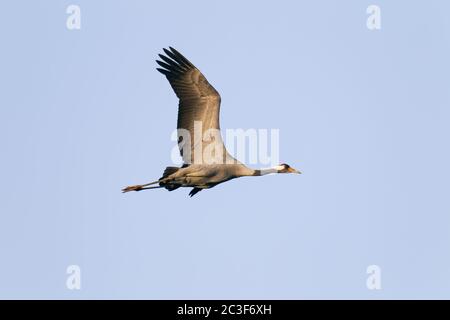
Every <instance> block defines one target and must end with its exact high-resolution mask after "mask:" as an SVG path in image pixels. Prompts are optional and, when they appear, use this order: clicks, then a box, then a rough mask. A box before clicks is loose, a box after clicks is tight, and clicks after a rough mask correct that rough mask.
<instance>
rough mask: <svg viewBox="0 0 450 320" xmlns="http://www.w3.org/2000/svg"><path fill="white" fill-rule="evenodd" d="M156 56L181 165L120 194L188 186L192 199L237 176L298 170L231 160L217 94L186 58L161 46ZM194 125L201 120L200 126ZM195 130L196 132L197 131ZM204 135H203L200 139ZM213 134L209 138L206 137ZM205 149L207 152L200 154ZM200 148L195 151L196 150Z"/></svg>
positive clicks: (253, 175)
mask: <svg viewBox="0 0 450 320" xmlns="http://www.w3.org/2000/svg"><path fill="white" fill-rule="evenodd" d="M163 50H164V53H165V54H166V55H162V54H160V55H159V57H160V58H161V60H156V62H157V63H158V64H159V66H160V67H161V68H157V70H158V71H159V72H161V73H162V74H163V75H165V76H166V78H167V80H168V81H169V83H170V85H171V86H172V88H173V90H174V92H175V94H176V95H177V97H178V98H179V100H180V101H179V105H178V123H177V132H178V147H179V149H180V154H181V157H182V158H183V162H184V164H183V165H182V166H181V167H167V168H166V169H165V170H164V173H163V175H162V177H161V178H159V179H158V180H156V181H153V182H150V183H146V184H140V185H134V186H129V187H126V188H124V189H122V192H130V191H142V190H149V189H155V188H165V189H167V190H169V191H173V190H175V189H178V188H180V187H190V188H192V190H191V191H190V192H189V195H190V196H191V197H192V196H194V195H195V194H196V193H198V192H199V191H201V190H203V189H209V188H212V187H214V186H216V185H218V184H220V183H223V182H226V181H229V180H231V179H235V178H239V177H258V176H264V175H267V174H272V173H300V171H298V170H295V169H294V168H292V167H290V166H289V165H287V164H285V163H282V164H280V165H278V166H275V167H272V168H267V169H256V170H255V169H251V168H249V167H247V166H246V165H244V164H243V163H241V162H239V161H238V160H236V159H235V158H233V157H232V156H231V155H230V154H229V153H228V151H227V149H226V148H225V145H224V143H223V140H222V137H221V135H220V125H219V113H220V95H219V93H218V92H217V91H216V89H214V87H213V86H212V85H210V84H209V82H208V80H206V78H205V77H204V76H203V74H202V73H201V72H200V70H198V69H197V68H196V67H195V66H194V65H193V64H192V63H191V62H190V61H189V60H188V59H186V58H185V57H184V56H183V55H182V54H181V53H179V52H178V51H177V50H175V49H174V48H172V47H169V49H163ZM198 124H200V129H198V128H199V126H198ZM196 131H199V132H198V133H197V136H195V135H196ZM205 136H207V137H209V138H208V139H205V138H204V137H205ZM211 136H212V137H211ZM205 149H207V150H212V151H211V152H203V151H204V150H205ZM199 150H200V151H199Z"/></svg>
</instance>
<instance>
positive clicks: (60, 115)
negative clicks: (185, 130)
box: [0, 0, 450, 299]
mask: <svg viewBox="0 0 450 320" xmlns="http://www.w3.org/2000/svg"><path fill="white" fill-rule="evenodd" d="M172 3H173V4H172V5H171V6H170V7H168V5H167V4H164V3H163V2H160V1H159V2H157V1H137V0H136V1H81V0H80V1H39V2H37V1H8V2H5V3H3V4H2V10H1V13H0V35H1V38H2V50H1V52H0V56H1V59H0V66H1V72H0V85H1V88H2V94H1V95H0V145H1V149H2V153H1V154H2V156H1V158H0V164H1V166H0V177H1V181H2V183H1V184H0V194H1V202H0V252H1V260H0V297H1V298H62V299H79V298H139V299H164V298H191V299H193V298H205V299H206V298H208V299H215V298H254V299H258V298H266V299H281V298H284V299H303V298H306V299H309V298H325V299H329V298H337V299H346V298H359V299H380V298H387V299H392V298H450V294H449V292H450V251H449V244H450V233H449V231H450V217H449V213H450V203H449V197H448V190H449V181H450V169H449V165H448V164H449V163H450V152H449V148H448V144H449V136H450V127H449V125H448V123H449V120H450V111H449V106H450V91H449V90H448V84H449V74H450V63H449V59H448V57H449V56H450V44H449V41H448V40H449V36H450V21H449V20H448V17H447V15H448V11H449V9H450V6H449V4H448V2H446V1H395V2H393V1H356V0H354V1H340V2H336V1H331V0H328V1H325V0H322V1H286V0H284V1H277V2H274V1H256V0H255V1H246V2H238V1H214V2H213V1H206V0H205V1H190V2H189V3H188V2H186V1H173V2H172ZM71 4H76V5H79V6H80V8H81V29H80V30H68V29H67V28H66V19H67V17H68V15H67V14H66V8H67V7H68V6H69V5H71ZM371 4H375V5H378V6H380V8H381V29H380V30H375V31H370V30H368V29H367V27H366V19H367V17H368V15H367V14H366V8H367V7H368V6H369V5H371ZM169 45H171V46H173V47H175V48H177V49H178V50H179V51H181V52H182V53H184V54H185V55H186V56H187V57H188V58H189V59H190V60H191V61H192V62H193V63H195V64H196V66H197V67H198V68H199V69H200V70H201V71H202V72H203V73H204V74H205V75H206V77H207V78H208V80H210V82H211V83H212V84H213V85H214V86H215V88H216V89H217V90H218V91H219V92H220V93H221V96H222V113H221V126H222V128H244V129H246V128H266V129H271V128H275V129H279V130H280V159H281V161H282V162H287V163H289V164H290V165H292V166H294V167H295V168H298V169H300V170H301V171H302V172H303V175H301V176H296V175H278V176H275V175H274V176H267V177H262V178H243V179H238V180H235V181H231V182H228V183H226V184H223V185H220V186H217V187H216V188H214V189H211V190H207V191H203V192H201V193H200V194H198V195H196V196H195V197H194V198H192V199H191V198H189V197H188V196H187V193H188V190H177V191H176V192H170V193H169V192H166V191H165V190H155V191H152V192H145V193H144V192H141V193H132V194H125V195H124V194H122V193H120V189H121V188H122V187H124V186H126V185H129V184H133V183H140V182H146V181H150V180H153V179H154V178H158V177H159V176H160V175H161V173H162V171H163V169H164V168H165V166H166V165H170V164H171V163H170V162H171V158H170V152H171V150H172V148H173V141H171V139H170V136H171V133H172V131H173V129H174V128H175V125H176V114H177V100H176V97H175V95H174V94H173V92H172V90H171V88H170V86H169V84H168V83H167V81H166V79H165V78H164V77H163V76H162V75H160V74H159V73H158V72H157V71H156V70H155V67H156V63H155V62H154V60H155V59H156V58H157V54H158V53H160V52H161V48H162V47H167V46H169ZM69 265H79V266H80V268H81V282H82V288H81V290H68V289H67V287H66V279H67V276H68V275H67V274H66V268H67V266H69ZM369 265H378V266H379V267H380V268H381V270H382V273H381V283H382V289H381V290H368V288H367V287H366V279H367V277H368V275H367V274H366V268H367V267H368V266H369Z"/></svg>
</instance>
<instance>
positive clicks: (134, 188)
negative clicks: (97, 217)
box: [122, 185, 143, 193]
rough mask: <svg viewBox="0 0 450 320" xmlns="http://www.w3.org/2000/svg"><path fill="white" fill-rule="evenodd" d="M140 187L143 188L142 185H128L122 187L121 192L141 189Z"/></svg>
mask: <svg viewBox="0 0 450 320" xmlns="http://www.w3.org/2000/svg"><path fill="white" fill-rule="evenodd" d="M142 189H143V186H142V185H136V186H129V187H126V188H123V189H122V192H123V193H125V192H130V191H141V190H142Z"/></svg>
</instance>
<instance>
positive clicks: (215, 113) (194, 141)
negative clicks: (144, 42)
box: [156, 47, 239, 164]
mask: <svg viewBox="0 0 450 320" xmlns="http://www.w3.org/2000/svg"><path fill="white" fill-rule="evenodd" d="M169 48H170V49H169V50H168V49H163V50H164V53H165V54H166V55H162V54H160V55H159V57H160V58H161V61H160V60H156V62H157V63H158V64H159V65H160V66H161V67H162V68H157V70H158V71H159V72H161V73H162V74H164V75H165V76H166V77H167V80H169V83H170V85H171V86H172V88H173V90H174V91H175V94H176V95H177V97H178V98H179V99H180V102H179V105H178V124H177V129H178V146H179V148H180V154H181V156H182V157H183V161H184V163H185V164H193V163H195V164H212V163H239V162H238V161H237V160H236V159H234V158H233V157H232V156H231V155H230V154H229V153H228V152H227V150H226V148H225V145H224V143H223V140H222V137H221V135H220V125H219V113H220V95H219V93H218V92H217V91H216V89H214V87H213V86H212V85H210V84H209V82H208V80H206V78H205V77H204V76H203V74H202V73H201V72H200V71H199V70H198V69H197V68H196V67H195V66H194V65H193V64H192V63H191V62H190V61H189V60H188V59H186V58H185V57H184V56H183V55H182V54H181V53H179V52H178V51H177V50H175V49H174V48H172V47H169Z"/></svg>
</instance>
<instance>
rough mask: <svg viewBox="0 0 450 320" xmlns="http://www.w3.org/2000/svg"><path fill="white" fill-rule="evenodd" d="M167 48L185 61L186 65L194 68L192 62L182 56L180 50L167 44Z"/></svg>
mask: <svg viewBox="0 0 450 320" xmlns="http://www.w3.org/2000/svg"><path fill="white" fill-rule="evenodd" d="M169 49H170V50H171V51H172V52H173V54H174V55H175V56H176V57H177V58H178V59H179V60H181V61H183V63H185V64H186V65H187V66H189V67H191V68H195V66H194V65H193V64H192V62H190V61H189V60H188V59H187V58H186V57H185V56H183V55H182V54H181V53H180V52H178V50H176V49H175V48H172V47H170V46H169Z"/></svg>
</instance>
